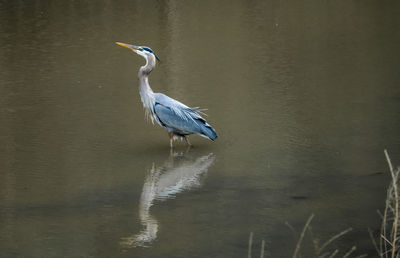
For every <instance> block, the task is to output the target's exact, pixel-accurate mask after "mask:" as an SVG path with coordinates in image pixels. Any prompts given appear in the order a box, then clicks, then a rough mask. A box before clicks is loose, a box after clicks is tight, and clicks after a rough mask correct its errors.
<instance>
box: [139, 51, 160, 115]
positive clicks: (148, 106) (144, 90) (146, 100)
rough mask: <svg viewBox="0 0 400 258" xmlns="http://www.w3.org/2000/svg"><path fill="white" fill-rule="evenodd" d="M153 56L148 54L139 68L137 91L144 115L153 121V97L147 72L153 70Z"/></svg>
mask: <svg viewBox="0 0 400 258" xmlns="http://www.w3.org/2000/svg"><path fill="white" fill-rule="evenodd" d="M155 64H156V62H155V58H154V57H153V58H152V57H151V56H148V57H147V58H146V64H145V65H144V66H142V67H140V69H139V74H138V77H139V93H140V98H141V100H142V103H143V107H144V109H145V112H146V117H147V118H149V117H150V119H151V121H152V122H154V118H153V116H154V104H155V97H154V92H153V90H152V89H151V88H150V84H149V74H150V72H151V71H152V70H153V68H154V66H155Z"/></svg>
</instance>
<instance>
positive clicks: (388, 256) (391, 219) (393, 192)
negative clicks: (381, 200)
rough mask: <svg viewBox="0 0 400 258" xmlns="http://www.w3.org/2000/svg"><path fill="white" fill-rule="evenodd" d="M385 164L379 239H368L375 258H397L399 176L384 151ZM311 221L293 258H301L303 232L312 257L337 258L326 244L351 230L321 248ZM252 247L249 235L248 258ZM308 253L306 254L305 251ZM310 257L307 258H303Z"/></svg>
mask: <svg viewBox="0 0 400 258" xmlns="http://www.w3.org/2000/svg"><path fill="white" fill-rule="evenodd" d="M384 153H385V157H386V161H387V163H388V166H389V172H390V175H391V179H392V181H391V182H390V184H389V187H388V190H387V197H386V205H385V209H384V211H383V214H382V213H381V212H379V211H378V213H379V215H380V216H381V219H382V224H381V229H380V235H379V237H377V239H378V241H376V239H375V238H374V236H373V233H372V231H371V230H370V229H369V234H370V236H371V239H372V242H373V245H374V246H375V248H376V251H377V252H378V256H379V257H380V258H400V218H399V212H400V211H399V201H400V193H399V188H400V187H399V175H400V167H397V168H396V169H394V168H393V165H392V162H391V160H390V157H389V154H388V152H387V151H386V150H384ZM313 218H314V214H311V216H310V217H309V218H308V220H307V222H306V223H305V225H304V227H303V230H302V231H301V233H300V235H299V236H298V240H297V244H296V247H295V249H294V252H293V256H292V257H293V258H301V257H302V255H301V250H302V247H303V243H304V241H305V238H306V235H307V232H308V233H309V235H310V237H311V240H312V246H313V249H314V250H313V251H314V256H313V257H317V258H327V257H329V258H331V257H337V255H338V254H339V253H340V251H339V250H338V249H334V250H332V249H330V248H329V247H330V244H332V243H333V242H334V241H335V240H337V239H339V238H340V237H342V236H343V235H345V234H347V233H348V232H350V231H351V230H352V228H348V229H346V230H343V231H342V232H340V233H338V234H336V235H334V236H332V237H331V238H329V239H328V240H327V241H326V242H324V243H323V244H322V245H320V244H319V240H318V239H317V238H316V237H315V236H314V234H313V232H312V229H311V222H312V220H313ZM286 225H287V226H288V227H289V228H290V229H291V230H292V231H293V232H294V233H296V232H295V230H294V228H293V227H292V226H291V225H290V224H289V223H287V222H286ZM252 244H253V232H251V233H250V236H249V250H248V258H251V257H252V254H251V251H252ZM264 246H265V241H264V240H263V241H262V244H261V258H263V257H264V248H265V247H264ZM356 250H357V247H356V246H352V247H351V248H350V249H349V250H345V251H343V252H342V254H343V255H342V256H341V257H343V258H347V257H350V256H351V255H353V254H354V252H355V251H356ZM308 251H309V250H308ZM307 257H310V256H307ZM354 257H355V258H361V257H367V255H366V254H363V255H358V256H354Z"/></svg>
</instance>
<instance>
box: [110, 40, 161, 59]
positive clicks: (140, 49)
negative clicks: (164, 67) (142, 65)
mask: <svg viewBox="0 0 400 258" xmlns="http://www.w3.org/2000/svg"><path fill="white" fill-rule="evenodd" d="M115 43H116V44H117V45H119V46H121V47H125V48H128V49H130V50H132V51H133V52H135V53H136V54H138V55H141V56H143V57H144V58H145V59H146V60H148V59H150V58H155V59H157V60H158V61H160V59H158V57H157V55H156V54H155V53H154V51H153V50H152V49H151V48H149V47H146V46H135V45H130V44H125V43H121V42H115Z"/></svg>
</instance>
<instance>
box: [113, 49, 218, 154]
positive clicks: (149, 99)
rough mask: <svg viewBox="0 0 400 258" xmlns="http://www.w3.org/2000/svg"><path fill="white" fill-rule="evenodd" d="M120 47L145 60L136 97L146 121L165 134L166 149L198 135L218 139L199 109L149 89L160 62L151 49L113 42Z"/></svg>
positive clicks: (140, 71) (140, 72)
mask: <svg viewBox="0 0 400 258" xmlns="http://www.w3.org/2000/svg"><path fill="white" fill-rule="evenodd" d="M116 44H117V45H119V46H121V47H125V48H128V49H130V50H132V51H133V52H135V53H136V54H138V55H140V56H142V57H144V59H146V64H145V65H144V66H142V67H140V69H139V73H138V77H139V93H140V98H141V100H142V103H143V106H144V110H145V113H146V116H147V117H150V118H151V121H152V122H153V123H154V120H155V121H156V122H157V123H158V124H159V125H160V126H162V127H164V128H166V129H167V131H168V136H169V140H170V147H171V148H173V140H174V139H175V138H184V139H185V141H186V143H187V144H188V145H189V146H191V144H190V142H189V140H188V138H187V137H188V135H190V134H198V135H200V136H203V137H205V138H208V139H210V140H212V141H214V140H215V139H216V138H217V137H218V135H217V133H216V132H215V130H214V129H213V128H212V127H211V125H209V124H208V123H207V121H206V120H205V119H204V118H203V117H202V116H201V115H200V113H201V111H200V110H199V108H191V107H188V106H186V105H185V104H183V103H181V102H179V101H177V100H175V99H173V98H170V97H168V96H167V95H165V94H162V93H154V92H153V90H152V89H151V88H150V84H149V75H150V73H151V71H152V70H153V68H154V67H155V66H156V60H158V61H160V60H159V59H158V57H157V56H156V54H155V53H154V51H153V50H151V48H149V47H146V46H135V45H130V44H125V43H121V42H116Z"/></svg>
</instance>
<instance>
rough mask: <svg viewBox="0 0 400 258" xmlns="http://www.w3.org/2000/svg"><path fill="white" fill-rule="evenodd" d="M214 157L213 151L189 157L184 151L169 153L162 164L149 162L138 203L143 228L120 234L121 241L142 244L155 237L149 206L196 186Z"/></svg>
mask: <svg viewBox="0 0 400 258" xmlns="http://www.w3.org/2000/svg"><path fill="white" fill-rule="evenodd" d="M185 156H186V157H185ZM214 161H215V155H214V154H213V153H210V154H208V155H204V156H201V157H198V158H192V159H190V158H188V157H187V154H184V153H180V154H178V153H171V155H170V158H169V159H168V160H167V161H166V162H165V164H164V165H163V166H160V167H157V166H155V165H154V163H153V167H152V168H151V170H150V171H149V174H148V176H147V177H146V179H145V182H144V185H143V190H142V195H141V198H140V204H139V218H140V221H141V224H142V225H143V227H144V228H143V230H142V231H140V232H139V233H138V234H135V235H132V236H129V237H125V238H122V239H121V245H123V246H127V247H136V246H143V247H146V246H148V245H149V244H151V242H153V241H154V240H155V239H156V238H157V232H158V221H157V219H156V218H154V217H153V216H152V215H151V214H150V207H151V206H152V205H153V204H154V202H155V201H156V200H159V201H163V200H167V199H169V198H173V197H175V196H176V195H177V194H179V193H180V192H183V191H185V190H190V189H193V188H196V187H200V186H201V178H202V176H203V175H204V174H205V173H206V172H207V170H208V168H209V167H210V166H211V165H212V164H213V163H214Z"/></svg>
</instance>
